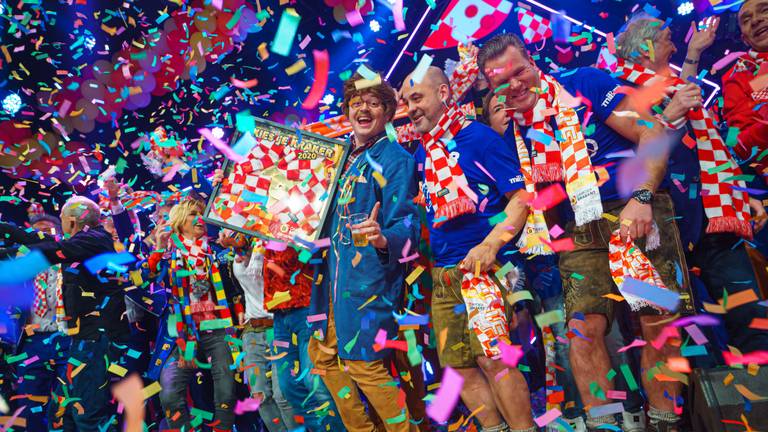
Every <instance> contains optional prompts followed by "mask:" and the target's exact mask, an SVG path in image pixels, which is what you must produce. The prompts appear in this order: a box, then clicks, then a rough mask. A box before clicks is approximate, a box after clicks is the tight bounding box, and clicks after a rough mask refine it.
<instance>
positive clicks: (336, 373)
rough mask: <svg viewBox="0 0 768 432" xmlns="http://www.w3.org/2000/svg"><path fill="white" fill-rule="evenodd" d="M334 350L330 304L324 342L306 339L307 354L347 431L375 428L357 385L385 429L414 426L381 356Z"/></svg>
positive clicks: (399, 431) (397, 430)
mask: <svg viewBox="0 0 768 432" xmlns="http://www.w3.org/2000/svg"><path fill="white" fill-rule="evenodd" d="M338 352H339V350H338V340H337V338H336V324H335V322H334V318H333V305H331V306H330V307H329V309H328V334H326V336H325V341H324V342H320V341H319V340H317V339H316V338H311V339H310V341H309V357H310V358H311V359H312V363H314V365H315V368H317V369H318V370H321V371H324V372H325V374H324V375H321V377H322V379H323V382H324V383H325V386H326V387H328V391H329V392H330V393H331V396H333V400H334V401H335V402H336V408H337V409H338V411H339V415H341V420H342V421H343V422H344V426H345V427H346V428H347V430H348V431H349V432H372V431H375V430H376V426H375V425H374V423H373V421H371V419H370V417H368V414H367V413H366V412H365V407H364V406H363V401H362V400H361V399H360V393H358V388H359V389H360V390H362V392H363V394H365V397H366V398H367V399H368V403H369V404H371V405H372V406H373V408H374V409H375V410H376V412H377V413H378V414H379V416H381V417H382V419H383V420H384V427H385V428H386V430H387V431H392V432H406V431H409V430H411V428H413V430H417V428H416V426H415V425H412V424H411V422H410V421H409V419H410V416H409V415H408V410H407V408H406V407H405V397H402V398H401V397H400V393H401V390H400V388H399V387H398V386H396V385H392V383H393V378H392V376H391V375H390V374H389V372H387V369H386V367H385V366H384V362H383V361H382V360H377V361H373V362H366V361H361V360H342V359H340V358H339V356H338ZM340 394H341V396H339V395H340ZM400 400H402V402H400ZM401 405H402V408H401Z"/></svg>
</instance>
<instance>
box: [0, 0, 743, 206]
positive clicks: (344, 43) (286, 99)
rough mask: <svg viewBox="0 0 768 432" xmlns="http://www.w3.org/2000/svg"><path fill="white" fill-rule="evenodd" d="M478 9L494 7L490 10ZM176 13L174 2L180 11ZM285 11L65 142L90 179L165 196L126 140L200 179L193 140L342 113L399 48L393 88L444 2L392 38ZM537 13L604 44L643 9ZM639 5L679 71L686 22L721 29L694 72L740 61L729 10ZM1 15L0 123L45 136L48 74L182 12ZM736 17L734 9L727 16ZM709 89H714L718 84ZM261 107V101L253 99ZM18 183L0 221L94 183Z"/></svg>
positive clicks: (62, 2) (411, 18)
mask: <svg viewBox="0 0 768 432" xmlns="http://www.w3.org/2000/svg"><path fill="white" fill-rule="evenodd" d="M208 1H210V0H208ZM463 1H467V0H463ZM486 1H487V2H488V3H498V0H486ZM454 2H455V0H454ZM179 3H184V2H183V1H182V0H179ZM247 3H248V4H250V5H252V6H253V8H254V9H256V1H255V0H247ZM284 3H286V4H283V5H281V4H280V2H279V1H266V0H262V1H261V2H260V5H261V6H262V7H263V8H270V9H271V10H272V11H273V12H274V13H273V14H272V15H271V16H270V18H269V19H268V20H267V22H266V24H265V25H264V27H263V28H262V29H261V31H259V32H256V33H252V34H249V35H248V37H247V38H246V39H245V40H244V41H243V42H242V43H240V44H239V45H238V46H237V47H236V48H235V49H234V50H233V51H232V52H230V53H229V54H227V55H226V56H224V58H223V59H222V60H220V61H219V62H218V63H217V64H213V63H211V62H209V63H208V65H207V68H206V70H205V71H203V72H202V73H200V74H199V75H198V76H197V77H196V78H195V79H194V80H187V81H180V82H179V84H178V88H177V89H176V90H175V91H174V92H172V93H169V94H166V95H165V96H162V97H153V99H152V100H151V102H150V104H149V105H148V106H147V107H146V108H141V109H137V110H135V111H128V110H123V114H122V116H121V117H120V118H119V119H117V121H116V124H115V123H98V122H97V123H96V127H95V129H94V130H93V131H92V132H90V133H88V134H80V133H77V132H75V133H73V134H72V135H73V136H72V138H73V140H75V141H82V142H83V143H85V144H84V145H83V148H82V149H81V150H80V152H81V153H82V155H83V156H85V157H86V160H87V161H88V165H89V168H90V170H91V171H90V174H92V177H95V175H97V174H98V172H99V171H100V170H102V169H103V168H105V167H106V166H107V165H108V164H114V163H115V162H116V161H117V160H118V159H119V158H123V159H124V160H125V161H127V162H128V168H127V169H126V170H125V172H124V175H123V176H121V177H122V179H123V180H124V181H127V182H131V183H132V184H133V187H134V189H152V190H156V191H163V190H167V189H168V186H169V185H168V184H167V183H166V184H163V183H162V182H160V181H158V180H155V179H154V178H153V177H152V176H151V175H150V174H149V173H148V171H147V170H146V169H145V168H144V166H143V165H142V163H141V159H140V158H139V155H138V153H139V152H140V151H141V149H138V150H133V149H131V147H130V144H131V143H133V142H134V141H135V140H136V139H138V138H139V137H141V136H145V135H146V134H148V133H150V132H151V131H152V130H154V128H155V127H157V126H159V125H163V126H165V127H166V129H167V130H169V131H172V132H173V133H175V134H176V136H177V138H178V139H179V140H182V141H186V143H187V150H188V155H189V156H190V157H191V158H192V161H193V162H194V161H195V160H203V161H204V162H200V168H201V171H203V172H208V173H210V171H211V170H212V169H213V168H214V165H216V164H218V161H219V160H220V159H221V155H220V154H219V153H218V151H216V150H215V149H213V148H212V147H209V146H208V144H207V143H206V142H205V141H203V142H202V143H200V142H199V139H200V136H199V134H198V132H197V129H199V128H201V127H208V128H213V127H221V128H222V129H223V130H224V131H225V138H224V139H225V140H226V139H227V138H228V137H229V136H230V135H231V134H232V133H233V132H234V127H233V125H234V116H235V114H236V113H237V112H239V111H241V110H245V109H248V110H250V112H251V114H253V115H254V116H260V117H263V118H268V119H270V120H273V121H276V122H279V123H284V124H288V125H296V124H301V123H304V122H312V121H316V120H318V119H320V120H322V119H324V118H329V117H332V116H334V115H336V114H338V113H339V112H340V111H341V110H340V108H339V107H338V105H337V104H338V103H339V102H340V97H341V83H342V80H341V78H340V76H341V77H344V76H346V75H348V74H349V73H351V72H354V70H355V69H357V67H358V66H359V65H360V64H365V65H366V66H367V67H368V68H370V69H372V70H376V71H381V72H382V74H383V75H384V74H386V73H387V71H389V70H390V68H391V67H392V65H393V63H394V61H395V59H396V58H397V57H398V55H399V54H400V52H401V50H403V49H404V48H405V44H406V42H410V43H409V45H408V47H407V49H406V52H405V53H404V55H402V56H401V58H400V60H399V62H398V63H397V64H396V66H395V67H394V69H393V73H392V75H391V77H390V82H391V83H392V84H393V85H395V86H396V87H397V86H399V85H400V83H401V81H402V79H403V77H404V76H405V75H406V74H407V73H408V72H410V71H411V70H412V69H413V67H415V65H416V61H418V59H419V58H420V56H421V54H418V55H417V57H416V59H415V60H416V61H415V60H414V57H413V52H414V51H417V50H418V49H419V48H420V47H421V46H422V45H423V43H424V41H425V40H426V38H427V37H428V36H429V33H430V31H431V30H430V26H431V25H433V24H435V23H437V22H438V20H439V19H440V17H441V15H442V13H443V12H444V11H445V10H446V8H447V7H448V6H449V5H451V4H452V2H451V1H450V0H437V1H436V2H435V7H434V8H430V6H429V4H428V2H426V1H424V0H414V1H411V0H404V8H405V10H406V13H405V24H406V30H405V31H404V32H398V31H397V30H396V29H395V28H394V23H393V20H392V12H391V10H390V7H391V5H390V3H389V2H388V0H375V1H374V10H373V12H372V13H370V14H368V15H365V16H364V17H363V18H364V20H365V22H364V24H361V25H359V26H356V27H351V26H350V25H349V24H348V23H346V22H339V21H337V20H336V19H335V18H334V8H332V7H330V6H328V5H327V4H326V3H325V2H324V1H323V0H314V1H310V0H293V1H289V2H284ZM542 3H544V4H546V5H548V6H550V7H552V8H553V9H557V10H563V11H565V12H566V13H567V14H568V15H570V16H572V17H574V18H576V19H578V20H581V21H584V22H586V23H587V24H589V25H594V26H596V27H597V28H599V29H601V30H603V31H605V32H611V31H612V32H618V30H619V28H620V27H621V25H622V24H623V23H624V21H625V19H626V17H627V16H628V15H629V14H630V13H631V11H632V10H633V9H635V8H637V9H643V8H644V5H645V4H646V3H644V2H643V3H632V2H628V1H614V0H605V1H586V0H581V1H573V0H571V1H567V0H548V1H542ZM649 3H650V4H651V5H653V7H655V8H656V9H657V10H658V11H659V13H660V15H659V17H660V18H661V19H667V18H669V19H671V24H670V25H671V26H672V29H673V33H674V35H675V36H674V40H675V41H676V42H677V43H678V53H677V54H676V55H675V56H674V57H673V60H674V61H675V62H677V63H678V64H679V63H680V62H682V60H683V58H684V56H685V46H684V44H683V42H682V41H683V39H684V38H685V35H686V33H687V32H688V27H689V25H690V22H691V20H694V19H700V18H702V17H705V16H709V15H712V14H714V13H719V14H721V15H722V19H723V20H722V22H721V24H720V30H719V31H718V40H717V41H716V43H715V45H714V46H713V47H712V48H711V49H710V50H709V51H708V52H707V53H705V54H704V56H703V57H702V60H701V67H709V66H710V65H711V64H712V63H714V62H715V61H717V60H718V59H719V58H721V57H722V56H723V55H724V54H725V52H726V51H727V50H731V51H742V50H745V47H744V45H743V43H742V42H741V41H740V39H739V32H738V26H737V25H736V21H735V13H733V12H731V11H730V10H729V8H728V7H727V4H726V3H727V2H724V3H721V4H719V5H718V10H717V11H715V10H714V8H713V7H712V6H711V5H710V3H709V2H708V1H706V0H695V2H694V6H695V10H694V12H693V13H691V14H690V15H687V16H680V15H678V13H677V8H678V6H679V4H680V3H681V2H680V1H679V0H677V1H676V0H661V1H651V2H649ZM731 3H733V0H731ZM1 4H2V6H3V11H2V13H1V14H0V35H2V41H0V44H1V45H4V46H5V47H6V48H7V50H8V52H9V54H10V55H11V57H12V62H11V63H7V62H6V61H5V59H4V58H3V56H2V55H0V59H2V67H1V68H0V100H2V98H4V97H5V96H7V95H8V94H10V93H15V94H18V95H19V96H20V97H21V99H22V101H23V104H24V106H23V107H22V109H21V110H20V111H19V112H18V113H16V114H15V115H14V116H10V115H8V113H6V112H3V111H2V110H0V121H3V120H16V121H26V122H27V123H29V124H30V125H31V127H32V128H33V130H43V131H47V130H52V129H53V128H52V125H51V123H50V120H40V117H41V116H42V115H43V114H44V113H43V112H42V111H40V110H38V109H37V107H36V106H35V98H34V96H35V93H37V92H38V91H39V90H41V89H42V88H46V87H51V86H52V85H53V84H54V78H55V77H58V78H59V79H61V78H64V77H63V76H61V75H57V71H66V73H69V74H72V75H78V74H79V73H80V71H81V70H82V69H83V68H84V67H86V66H88V65H91V64H93V63H94V62H96V61H97V60H102V59H103V60H108V61H109V60H111V59H112V56H113V54H114V53H115V52H117V51H118V50H120V49H121V48H123V47H126V46H130V44H131V43H132V42H133V41H135V40H140V39H141V37H142V35H146V34H147V33H149V32H151V31H152V29H153V28H158V27H159V28H162V21H160V24H158V17H160V16H161V15H162V14H163V13H172V12H173V11H174V10H176V9H178V8H180V7H182V6H180V5H179V4H176V3H174V2H171V1H157V0H154V1H147V0H125V1H116V0H112V1H96V0H58V1H54V0H22V1H18V2H15V3H8V2H2V3H1ZM519 4H522V5H527V7H529V8H530V9H531V10H533V11H534V12H536V13H537V14H539V15H542V16H544V17H547V18H549V12H547V11H545V10H543V9H541V8H540V7H538V6H535V5H531V4H530V3H527V2H520V3H519ZM517 5H518V3H513V8H515V7H517ZM286 7H293V8H295V9H296V11H297V12H298V14H299V15H300V16H301V23H300V26H299V31H298V34H297V36H296V38H295V40H294V43H293V48H292V50H291V53H290V54H289V55H288V56H287V57H282V56H279V55H277V54H274V53H270V56H269V58H268V59H266V60H265V61H262V60H261V59H260V58H259V56H258V53H257V47H258V46H259V45H260V44H261V43H263V42H266V43H268V44H269V43H270V42H271V41H272V40H273V38H274V33H275V31H276V29H277V24H278V22H279V20H280V15H281V14H282V13H283V10H284V8H286ZM736 7H738V5H735V6H734V7H732V8H730V9H734V8H736ZM425 13H427V17H426V19H425V20H424V22H423V24H422V26H421V28H420V29H419V30H418V31H415V32H414V30H415V28H416V25H417V23H418V22H419V20H420V19H421V18H422V16H423V15H424V14H425ZM131 20H133V21H135V22H136V24H137V25H136V27H132V26H130V25H127V24H128V23H129V22H130V21H131ZM372 20H375V21H377V22H378V24H379V26H380V29H379V30H378V31H377V32H374V31H373V29H372V27H371V21H372ZM102 25H106V26H108V27H121V26H124V27H126V30H125V31H124V32H122V33H121V34H119V35H114V36H111V35H109V34H107V33H106V32H105V31H104V30H102ZM500 31H508V32H514V33H517V34H519V28H518V23H517V13H516V12H515V11H514V10H513V12H512V13H510V14H509V16H508V17H507V19H506V21H505V22H504V23H503V24H502V25H501V27H500V28H499V29H497V31H496V32H500ZM582 31H587V29H584V28H579V27H578V26H573V27H572V28H571V34H572V35H574V34H579V33H581V32H582ZM306 36H309V37H311V41H310V42H309V44H308V45H307V46H306V47H305V48H304V49H301V48H300V47H299V43H300V42H301V41H303V40H304V38H305V37H306ZM411 36H412V37H411ZM594 36H595V42H596V43H597V45H598V46H599V45H600V44H602V43H604V42H605V41H604V40H603V38H602V37H598V36H597V35H594ZM41 38H42V40H41ZM86 38H88V39H91V38H92V42H94V46H93V48H92V49H88V48H86V47H84V46H83V44H82V43H80V44H79V45H80V46H75V45H78V41H79V40H81V39H82V40H85V39H86ZM482 42H483V40H480V41H479V42H478V43H479V44H482ZM536 45H537V46H530V47H529V49H531V50H532V51H537V50H540V51H538V52H537V54H538V56H539V59H538V63H539V66H540V67H542V69H544V70H547V69H548V66H547V65H548V64H549V63H550V62H554V63H556V64H558V65H559V66H560V67H565V68H570V67H577V66H584V65H589V64H592V63H593V62H594V61H595V60H596V57H597V50H591V51H588V52H578V51H580V48H579V47H578V46H575V45H569V44H567V43H566V44H560V45H559V46H560V48H563V49H565V48H568V47H570V49H571V52H572V53H574V54H575V55H573V56H570V55H565V56H564V55H562V54H561V55H560V56H559V57H558V51H557V50H556V49H555V47H554V43H553V42H552V40H551V39H550V40H548V41H547V42H546V43H545V44H543V48H542V44H536ZM315 49H317V50H322V49H327V50H328V52H329V57H330V67H331V70H330V73H329V81H328V87H327V89H326V92H325V94H326V95H327V97H328V99H326V100H325V102H327V104H326V103H321V104H320V105H319V106H318V107H317V108H316V109H313V110H309V111H305V110H302V109H301V102H302V101H303V99H304V98H305V97H306V94H307V91H308V89H309V87H310V86H311V85H312V82H313V80H314V65H313V57H312V50H315ZM577 52H578V53H577ZM429 54H430V55H433V56H434V57H435V60H434V62H433V64H436V65H438V66H442V65H443V63H444V60H445V59H446V58H454V59H456V58H457V54H456V50H455V49H454V48H448V49H442V50H437V51H430V52H429ZM569 57H570V58H569ZM299 58H303V59H304V60H305V62H306V64H307V67H306V68H305V69H304V70H303V71H301V72H300V73H298V74H296V75H293V76H288V75H287V74H286V72H285V68H286V67H288V66H290V65H291V64H293V63H295V62H296V61H297V60H298V59H299ZM22 65H23V68H22V67H21V66H22ZM24 69H26V71H28V72H29V73H27V72H26V71H25V70H24ZM59 73H61V72H59ZM230 77H235V78H237V79H240V80H244V81H245V80H250V79H254V78H255V79H258V80H259V84H258V85H257V86H256V87H253V88H252V89H250V93H251V94H250V96H249V97H237V95H236V94H235V92H232V91H231V92H230V93H228V95H227V96H225V97H224V98H222V99H220V100H211V98H210V95H211V93H213V92H215V91H216V90H218V89H220V88H221V87H222V86H224V85H226V84H227V83H228V82H229V79H230ZM708 78H712V79H713V81H716V82H719V81H720V77H719V76H717V75H715V76H714V78H713V77H711V76H708ZM243 93H248V92H243ZM264 95H267V96H264ZM259 96H262V97H263V98H262V99H258V97H259ZM118 129H119V130H120V131H121V134H122V136H121V139H120V142H121V145H120V146H118V148H110V147H109V144H110V143H112V142H113V141H114V139H115V134H116V131H117V130H118ZM0 145H2V144H0ZM97 146H98V148H99V150H100V151H101V152H102V154H103V156H104V157H103V160H102V161H101V162H100V161H98V160H95V159H94V158H93V153H92V150H93V149H94V148H96V147H97ZM79 168H80V167H75V168H74V169H79ZM21 179H22V181H24V180H26V181H25V182H22V183H18V181H19V176H14V175H13V172H12V171H9V170H4V171H3V172H2V173H0V196H10V195H13V196H17V197H19V198H20V199H21V201H17V200H14V201H0V214H2V217H3V218H4V219H11V220H15V221H23V219H24V218H25V210H26V207H27V205H28V204H27V203H26V202H25V201H26V200H29V199H32V198H36V199H37V200H38V201H41V202H43V204H44V205H45V206H46V209H47V210H48V211H52V212H55V211H56V205H57V204H58V203H60V202H61V201H62V200H63V199H66V197H67V196H68V195H69V194H71V193H72V192H73V190H74V192H76V193H83V192H86V191H92V190H93V189H94V188H95V185H94V184H93V183H95V182H91V183H92V184H91V185H88V186H83V185H82V184H78V181H75V182H74V183H75V185H74V186H71V185H69V184H66V183H64V184H62V185H59V186H56V187H55V188H53V190H50V185H46V184H39V183H38V182H37V180H38V179H36V178H35V177H34V176H33V177H24V176H21ZM14 185H17V186H19V185H21V186H23V188H20V187H17V188H16V189H13V190H12V187H13V186H14ZM41 191H42V194H41V193H40V192H41ZM48 194H50V195H48Z"/></svg>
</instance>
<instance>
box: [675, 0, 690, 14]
mask: <svg viewBox="0 0 768 432" xmlns="http://www.w3.org/2000/svg"><path fill="white" fill-rule="evenodd" d="M691 12H693V3H691V2H689V1H686V2H683V3H680V6H678V7H677V14H678V15H682V16H685V15H688V14H690V13H691Z"/></svg>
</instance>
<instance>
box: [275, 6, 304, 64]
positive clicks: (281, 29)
mask: <svg viewBox="0 0 768 432" xmlns="http://www.w3.org/2000/svg"><path fill="white" fill-rule="evenodd" d="M299 21H301V17H300V16H299V14H298V13H296V9H293V8H286V9H285V10H284V11H283V13H282V15H280V24H279V25H278V27H277V31H276V32H275V39H274V40H273V41H272V47H271V50H272V52H273V53H275V54H279V55H281V56H288V54H290V52H291V46H292V45H293V40H294V39H295V38H296V30H298V28H299Z"/></svg>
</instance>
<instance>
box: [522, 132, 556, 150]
mask: <svg viewBox="0 0 768 432" xmlns="http://www.w3.org/2000/svg"><path fill="white" fill-rule="evenodd" d="M525 137H526V138H528V139H529V140H531V141H537V142H540V143H542V144H544V145H545V146H546V145H549V143H551V142H552V137H551V136H549V135H547V134H545V133H544V132H541V131H537V130H536V129H534V128H530V129H528V132H527V133H526V134H525Z"/></svg>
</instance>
